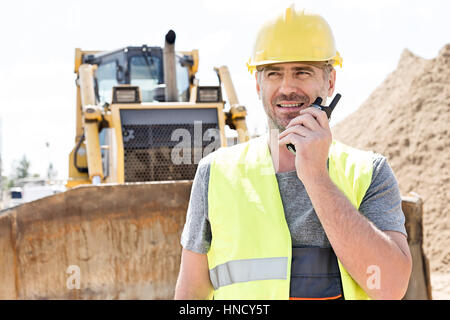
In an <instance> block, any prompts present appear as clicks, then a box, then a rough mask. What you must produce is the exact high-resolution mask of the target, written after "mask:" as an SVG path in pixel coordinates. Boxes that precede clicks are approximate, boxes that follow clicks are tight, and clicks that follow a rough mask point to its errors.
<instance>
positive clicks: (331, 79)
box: [328, 68, 336, 97]
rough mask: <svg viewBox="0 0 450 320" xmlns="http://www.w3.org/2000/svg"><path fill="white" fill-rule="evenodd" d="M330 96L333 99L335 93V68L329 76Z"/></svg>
mask: <svg viewBox="0 0 450 320" xmlns="http://www.w3.org/2000/svg"><path fill="white" fill-rule="evenodd" d="M328 85H329V87H328V96H329V97H331V96H332V95H333V92H334V88H335V85H336V70H335V69H334V68H333V69H332V70H331V72H330V74H329V75H328Z"/></svg>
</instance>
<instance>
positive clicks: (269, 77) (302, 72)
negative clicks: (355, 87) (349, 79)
mask: <svg viewBox="0 0 450 320" xmlns="http://www.w3.org/2000/svg"><path fill="white" fill-rule="evenodd" d="M324 72H325V71H324V70H323V69H322V68H320V67H319V66H318V64H316V63H310V62H307V63H306V62H305V63H301V62H291V63H279V64H273V65H268V66H265V67H264V69H263V70H262V71H259V72H258V74H257V84H256V90H257V91H258V94H259V96H260V98H261V99H262V103H263V106H264V110H265V111H266V114H267V116H268V120H269V128H271V129H275V128H277V129H279V130H280V131H284V130H285V128H286V126H287V125H288V124H289V122H290V121H291V120H292V119H294V118H295V117H297V116H298V115H299V112H300V110H303V109H305V108H307V107H309V106H310V105H311V104H312V103H313V102H314V100H316V98H317V97H321V98H322V99H323V101H324V103H325V101H326V98H327V96H331V95H332V94H333V91H334V83H335V79H336V73H335V71H334V69H333V70H332V71H331V72H330V74H329V75H328V76H326V75H325V74H324Z"/></svg>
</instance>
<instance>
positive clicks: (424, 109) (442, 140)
mask: <svg viewBox="0 0 450 320" xmlns="http://www.w3.org/2000/svg"><path fill="white" fill-rule="evenodd" d="M368 76H369V77H370V75H369V74H368ZM332 131H333V137H334V138H335V139H338V140H340V141H342V142H344V143H346V144H349V145H352V146H354V147H358V148H361V149H370V150H374V151H376V152H379V153H381V154H384V155H385V156H386V157H387V159H388V161H389V163H390V165H391V167H392V168H393V170H394V172H395V175H396V177H397V180H398V181H399V185H400V190H401V192H402V195H407V194H408V193H409V192H411V191H413V192H416V193H418V194H419V195H420V196H421V197H422V198H423V200H424V216H423V224H424V250H425V253H426V255H427V257H428V258H429V259H430V267H431V271H432V273H433V272H437V273H440V274H441V273H447V274H448V273H450V215H449V207H450V204H449V202H450V191H449V187H450V184H449V182H450V138H449V136H450V44H447V45H446V46H445V47H444V48H442V49H441V51H440V52H439V55H438V56H437V57H436V58H435V59H431V60H426V59H423V58H421V57H417V56H415V55H414V54H413V53H411V52H410V51H409V50H405V51H404V52H403V53H402V55H401V57H400V62H399V64H398V67H397V69H396V70H395V71H394V72H392V73H391V74H390V75H389V76H388V77H387V78H386V79H385V81H384V82H383V83H382V84H381V85H380V86H379V87H378V88H377V89H376V90H375V91H374V92H373V93H372V94H371V95H370V96H369V98H368V99H367V100H366V101H365V102H364V103H363V105H362V106H361V107H360V108H359V109H358V110H357V111H356V112H355V113H353V114H351V115H350V116H348V117H347V118H345V119H344V120H343V121H341V122H339V123H338V124H336V125H335V126H334V127H333V128H332Z"/></svg>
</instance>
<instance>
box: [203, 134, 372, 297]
mask: <svg viewBox="0 0 450 320" xmlns="http://www.w3.org/2000/svg"><path fill="white" fill-rule="evenodd" d="M372 170H373V164H372V153H371V152H366V151H361V150H357V149H354V148H351V147H348V146H346V145H344V144H342V143H340V142H337V141H333V142H332V145H331V147H330V152H329V174H330V178H331V180H332V181H333V182H334V183H335V184H336V185H337V186H338V188H339V189H340V190H341V191H342V192H343V193H344V194H345V195H346V196H347V198H348V199H349V200H350V201H351V203H352V204H353V205H354V206H355V207H356V208H358V207H359V205H360V204H361V201H362V199H363V197H364V195H365V193H366V191H367V189H368V187H369V185H370V182H371V179H372ZM208 208H209V212H208V216H209V221H210V224H211V233H212V240H211V247H210V250H209V251H208V254H207V257H208V264H209V272H210V279H211V282H212V284H213V287H214V299H238V300H244V299H289V289H290V272H291V257H292V243H291V235H290V232H289V228H288V226H287V223H286V219H285V215H284V209H283V204H282V201H281V196H280V192H279V189H278V182H277V179H276V176H275V170H274V168H273V164H272V158H271V155H270V151H269V148H268V145H267V137H266V136H262V137H259V138H256V139H252V140H250V141H248V142H246V143H242V144H238V145H235V146H232V147H229V148H221V149H219V150H217V151H216V152H215V156H214V159H213V161H212V162H211V167H210V180H209V188H208ZM338 264H339V270H340V275H341V282H342V288H343V293H344V297H345V299H347V300H353V299H358V300H359V299H369V297H368V295H367V294H366V293H365V292H364V291H363V289H362V288H361V287H360V286H359V285H358V284H357V283H356V282H355V281H354V280H353V279H352V278H351V276H350V275H349V274H348V273H347V271H346V270H345V269H344V267H343V266H342V264H341V263H340V261H339V260H338Z"/></svg>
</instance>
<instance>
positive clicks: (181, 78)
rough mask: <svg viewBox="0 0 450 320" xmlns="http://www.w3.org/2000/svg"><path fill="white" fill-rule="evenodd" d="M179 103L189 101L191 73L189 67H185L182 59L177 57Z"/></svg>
mask: <svg viewBox="0 0 450 320" xmlns="http://www.w3.org/2000/svg"><path fill="white" fill-rule="evenodd" d="M176 73H177V89H178V101H189V72H188V68H187V66H183V65H182V64H181V61H180V57H178V56H177V64H176Z"/></svg>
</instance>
